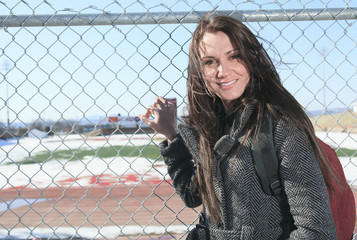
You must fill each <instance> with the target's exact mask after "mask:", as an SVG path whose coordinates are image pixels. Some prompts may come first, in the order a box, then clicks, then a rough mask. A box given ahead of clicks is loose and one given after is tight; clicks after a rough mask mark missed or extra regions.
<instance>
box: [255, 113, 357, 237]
mask: <svg viewBox="0 0 357 240" xmlns="http://www.w3.org/2000/svg"><path fill="white" fill-rule="evenodd" d="M318 141H319V143H320V145H321V147H322V149H323V151H324V152H325V155H326V157H327V161H328V162H329V164H330V166H331V169H332V170H333V172H334V173H335V176H336V177H337V178H338V179H339V180H340V183H339V184H338V183H337V182H336V181H335V179H334V178H333V176H332V175H330V176H328V180H329V183H330V185H331V189H333V190H330V188H328V194H329V200H330V207H331V211H332V216H333V220H334V222H335V227H336V232H337V237H338V239H339V240H345V239H346V240H350V239H351V237H352V235H353V230H354V226H355V222H356V205H355V199H354V196H353V192H352V189H351V188H350V186H349V185H348V183H347V181H346V177H345V174H344V172H343V168H342V165H341V163H340V160H339V159H338V157H337V154H336V152H335V150H333V149H332V148H331V147H330V146H328V145H327V144H325V143H324V142H323V141H321V140H320V139H318ZM252 152H253V159H254V167H255V169H256V172H257V175H258V177H259V180H260V183H261V185H262V189H263V191H264V192H265V193H266V194H268V195H273V196H280V193H281V184H280V181H279V178H278V175H279V174H278V171H279V170H278V168H279V162H278V158H277V156H276V152H275V147H274V142H273V130H272V120H271V116H270V114H268V117H267V118H266V119H265V121H264V122H263V125H262V127H261V129H260V132H259V134H258V136H256V137H255V138H254V140H253V142H252ZM340 185H342V186H340Z"/></svg>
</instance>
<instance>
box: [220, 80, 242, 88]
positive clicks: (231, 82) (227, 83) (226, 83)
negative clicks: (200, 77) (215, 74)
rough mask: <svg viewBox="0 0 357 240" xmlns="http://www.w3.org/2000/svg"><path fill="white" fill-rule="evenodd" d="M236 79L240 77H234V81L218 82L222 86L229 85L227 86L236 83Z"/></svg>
mask: <svg viewBox="0 0 357 240" xmlns="http://www.w3.org/2000/svg"><path fill="white" fill-rule="evenodd" d="M236 81H238V79H234V80H233V81H230V82H225V83H218V85H219V86H221V87H227V86H229V85H232V84H233V83H235V82H236Z"/></svg>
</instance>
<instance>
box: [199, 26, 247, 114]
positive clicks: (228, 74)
mask: <svg viewBox="0 0 357 240" xmlns="http://www.w3.org/2000/svg"><path fill="white" fill-rule="evenodd" d="M199 52H200V57H201V61H202V66H203V75H204V78H205V82H206V85H207V88H208V89H209V91H210V92H212V93H214V94H216V95H217V96H218V97H219V98H221V100H222V102H223V104H224V107H225V109H226V110H227V109H229V107H230V106H231V104H232V102H233V101H234V100H236V99H237V98H239V97H240V96H242V94H243V92H244V90H245V88H246V86H247V85H248V82H249V79H250V75H249V72H248V70H247V68H246V66H245V64H244V63H243V62H242V61H241V60H240V55H239V51H238V49H235V48H234V47H233V46H232V43H231V41H230V39H229V37H228V36H227V35H226V34H225V33H223V32H220V31H219V32H214V33H211V32H206V33H205V34H204V36H203V39H202V41H201V45H200V51H199Z"/></svg>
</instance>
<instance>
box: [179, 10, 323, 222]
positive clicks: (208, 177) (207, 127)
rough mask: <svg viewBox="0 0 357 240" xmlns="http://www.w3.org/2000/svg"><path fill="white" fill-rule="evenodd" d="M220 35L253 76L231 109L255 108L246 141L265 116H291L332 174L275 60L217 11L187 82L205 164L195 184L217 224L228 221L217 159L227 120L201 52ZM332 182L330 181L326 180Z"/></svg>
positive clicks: (193, 52) (208, 19)
mask: <svg viewBox="0 0 357 240" xmlns="http://www.w3.org/2000/svg"><path fill="white" fill-rule="evenodd" d="M218 31H221V32H223V33H225V34H226V35H227V36H228V37H229V39H230V41H231V43H232V45H233V47H234V48H235V49H238V51H239V53H240V60H241V61H242V62H243V63H244V64H245V65H246V68H247V69H248V72H249V74H250V81H249V84H248V85H247V87H246V89H245V91H244V93H243V95H242V96H241V97H240V98H239V99H237V100H236V101H235V103H234V104H233V105H234V106H233V109H231V111H233V112H234V111H235V110H236V109H239V108H240V107H241V106H243V105H245V104H251V105H252V106H253V109H254V111H253V113H252V115H251V116H250V119H249V121H248V126H247V128H246V129H247V132H246V136H245V139H247V138H248V136H250V135H252V134H254V133H256V132H257V131H258V129H259V128H260V125H261V123H262V120H263V116H264V111H270V112H271V114H272V115H273V117H274V118H279V116H281V115H285V116H286V117H287V118H288V119H291V120H293V121H291V123H292V124H294V125H296V126H297V127H298V128H299V129H301V130H302V131H304V132H306V133H307V134H308V136H309V138H310V140H311V142H312V145H313V149H314V151H315V154H316V156H317V158H318V159H319V163H320V166H321V169H322V171H323V173H324V177H325V175H326V174H325V173H326V172H330V170H329V167H328V165H327V163H326V161H325V157H324V155H323V152H322V150H321V148H320V146H319V144H318V142H317V139H316V138H315V134H314V129H313V126H312V123H311V121H310V119H309V118H308V116H307V115H306V114H305V112H304V110H303V108H302V107H301V105H300V104H299V103H298V102H297V101H296V99H295V98H294V97H293V96H292V95H291V94H290V93H289V92H288V91H287V90H286V89H285V88H284V87H283V85H282V83H281V81H280V77H279V75H278V73H277V71H276V69H275V66H274V64H273V62H272V60H271V59H270V57H269V56H268V54H267V52H266V51H265V50H264V48H263V46H262V44H260V43H259V41H258V39H257V37H256V36H255V35H254V34H253V33H252V32H251V31H250V30H249V29H248V28H247V27H246V26H245V25H244V24H243V23H241V22H240V21H238V20H236V19H234V18H232V17H229V16H223V15H214V14H212V12H211V13H209V14H207V15H206V16H205V17H203V18H202V19H201V21H200V23H199V25H198V26H197V28H196V30H195V32H194V33H193V36H192V40H191V44H190V50H189V65H188V80H187V89H188V95H187V96H188V116H187V117H186V118H185V119H186V122H187V123H188V124H189V125H191V126H193V127H194V128H195V129H196V130H197V131H198V133H199V135H200V144H199V146H200V160H199V161H196V165H197V174H196V176H195V181H194V183H195V186H198V188H199V193H200V196H201V198H202V200H203V203H204V205H205V207H206V209H207V212H208V214H209V216H210V217H211V218H212V220H213V221H214V222H215V223H216V224H219V223H221V222H222V216H221V211H220V207H219V206H220V203H219V200H218V198H217V196H216V194H215V192H214V188H213V178H214V174H213V173H214V169H213V168H214V167H215V166H217V164H219V163H217V162H215V161H217V160H216V159H214V157H213V146H214V144H215V143H216V142H217V140H218V139H219V138H220V137H221V136H222V132H223V129H222V125H221V124H220V121H221V120H222V118H221V117H220V115H219V114H218V113H217V105H218V106H219V104H220V99H219V98H218V97H217V96H215V95H212V94H211V93H210V91H209V90H208V89H207V87H206V84H205V80H204V75H203V71H202V69H203V66H202V63H201V58H200V47H201V41H202V38H203V35H204V34H205V33H206V32H210V33H215V32H218ZM218 171H219V170H218ZM326 179H327V178H326V177H325V181H326ZM326 182H327V181H326Z"/></svg>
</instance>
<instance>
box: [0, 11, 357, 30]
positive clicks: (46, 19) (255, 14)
mask: <svg viewBox="0 0 357 240" xmlns="http://www.w3.org/2000/svg"><path fill="white" fill-rule="evenodd" d="M207 13H208V12H207V11H190V12H142V13H118V14H112V13H107V12H102V13H100V14H81V13H80V12H79V13H77V14H57V13H54V14H52V15H8V16H4V15H3V16H0V27H1V28H9V27H43V26H48V27H53V26H86V25H132V24H179V23H197V22H198V21H199V19H200V18H201V17H202V16H204V15H205V14H207ZM216 14H220V15H230V16H232V17H235V18H236V19H238V20H240V21H242V22H267V21H270V22H272V21H311V20H315V21H316V20H353V19H357V8H329V9H327V8H324V9H288V10H283V9H280V10H261V9H260V10H250V11H216Z"/></svg>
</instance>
